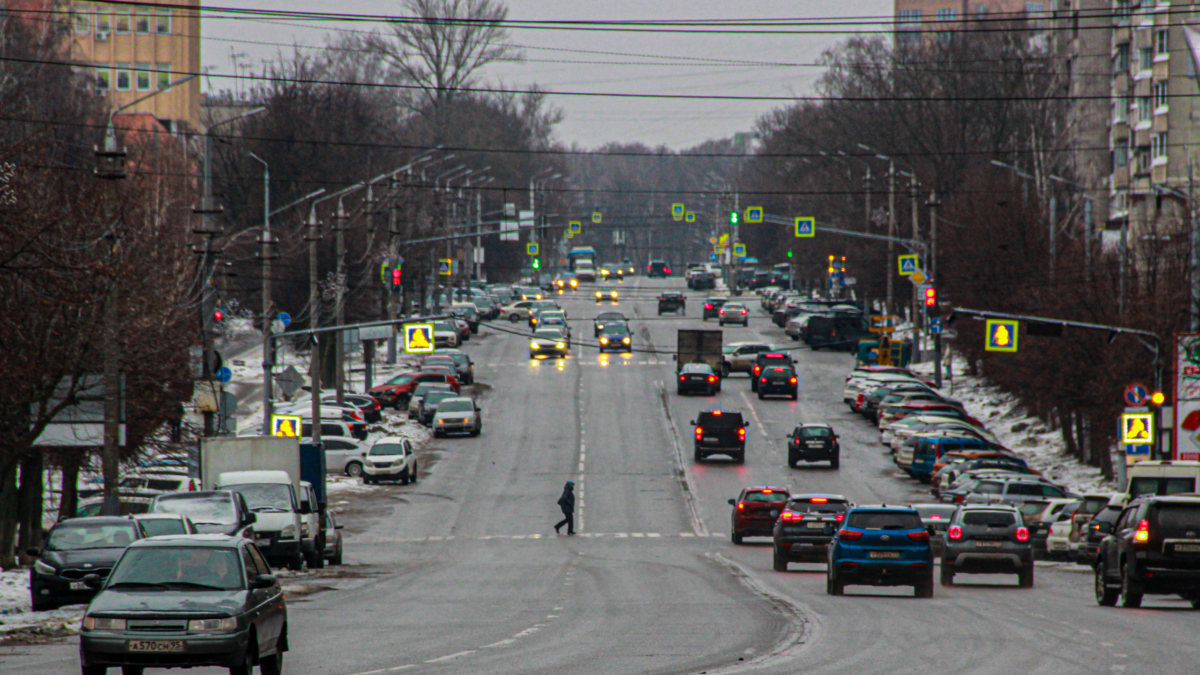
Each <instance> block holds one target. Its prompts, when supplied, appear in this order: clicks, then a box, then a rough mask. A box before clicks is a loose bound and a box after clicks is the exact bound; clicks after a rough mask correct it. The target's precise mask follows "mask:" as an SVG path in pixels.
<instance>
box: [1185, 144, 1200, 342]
mask: <svg viewBox="0 0 1200 675" xmlns="http://www.w3.org/2000/svg"><path fill="white" fill-rule="evenodd" d="M1188 223H1189V225H1191V241H1190V242H1189V243H1190V244H1191V248H1192V251H1191V259H1190V260H1189V261H1188V267H1190V268H1191V269H1190V272H1191V275H1192V293H1191V300H1192V302H1191V306H1190V307H1188V316H1189V317H1190V318H1191V330H1192V332H1193V333H1195V332H1197V331H1200V228H1198V227H1197V226H1196V176H1195V171H1194V169H1193V164H1192V158H1191V157H1188Z"/></svg>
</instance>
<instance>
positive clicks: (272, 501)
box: [212, 471, 312, 571]
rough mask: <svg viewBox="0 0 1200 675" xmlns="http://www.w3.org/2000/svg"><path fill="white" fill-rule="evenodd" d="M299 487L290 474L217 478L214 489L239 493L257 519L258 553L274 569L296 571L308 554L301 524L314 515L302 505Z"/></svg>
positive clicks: (237, 473) (307, 505)
mask: <svg viewBox="0 0 1200 675" xmlns="http://www.w3.org/2000/svg"><path fill="white" fill-rule="evenodd" d="M297 487H298V486H297V484H296V483H295V482H293V480H292V478H291V476H289V475H288V472H287V471H226V472H222V473H220V474H217V482H216V484H215V485H213V486H212V489H214V490H232V491H234V492H240V493H241V494H242V496H243V497H245V498H246V504H247V506H249V507H250V510H251V511H252V512H254V514H255V515H256V516H257V517H258V520H257V521H256V522H255V524H254V536H255V539H256V543H257V544H258V548H259V550H261V551H262V552H263V555H265V556H266V557H267V560H268V561H270V562H271V564H272V565H275V566H280V567H282V566H285V565H286V566H287V568H288V569H290V570H293V571H296V570H299V569H300V568H301V567H303V566H304V558H305V553H308V551H305V550H304V549H305V548H306V547H305V546H304V534H303V526H304V523H303V522H302V521H305V520H307V518H306V516H308V514H309V512H311V511H312V503H311V502H309V501H308V500H303V504H302V503H301V502H302V498H301V496H300V495H298V494H297ZM310 538H311V537H310Z"/></svg>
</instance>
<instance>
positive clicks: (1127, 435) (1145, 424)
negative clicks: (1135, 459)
mask: <svg viewBox="0 0 1200 675" xmlns="http://www.w3.org/2000/svg"><path fill="white" fill-rule="evenodd" d="M1121 442H1122V443H1127V444H1130V445H1153V444H1154V414H1153V413H1148V412H1147V413H1130V412H1127V413H1123V414H1122V415H1121Z"/></svg>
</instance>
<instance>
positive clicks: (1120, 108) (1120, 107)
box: [1113, 96, 1129, 122]
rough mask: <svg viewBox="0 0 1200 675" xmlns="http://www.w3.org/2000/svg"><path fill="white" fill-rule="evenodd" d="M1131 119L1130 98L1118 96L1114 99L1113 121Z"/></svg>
mask: <svg viewBox="0 0 1200 675" xmlns="http://www.w3.org/2000/svg"><path fill="white" fill-rule="evenodd" d="M1128 119H1129V99H1128V98H1126V97H1124V96H1118V97H1117V98H1115V99H1113V121H1114V122H1124V121H1126V120H1128Z"/></svg>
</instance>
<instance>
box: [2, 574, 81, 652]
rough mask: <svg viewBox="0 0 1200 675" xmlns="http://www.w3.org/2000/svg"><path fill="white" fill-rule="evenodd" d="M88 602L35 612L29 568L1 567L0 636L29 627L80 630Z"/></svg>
mask: <svg viewBox="0 0 1200 675" xmlns="http://www.w3.org/2000/svg"><path fill="white" fill-rule="evenodd" d="M85 608H86V605H69V606H67V607H60V608H59V609H54V610H50V611H48V612H34V611H32V605H31V604H30V600H29V570H28V569H16V570H8V571H0V638H3V637H4V636H6V635H8V634H9V633H12V632H13V631H18V630H22V629H26V628H32V627H35V626H36V627H40V628H41V629H42V631H43V632H52V633H54V634H58V635H71V634H75V633H78V632H79V621H80V619H81V617H82V616H83V610H84V609H85Z"/></svg>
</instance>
